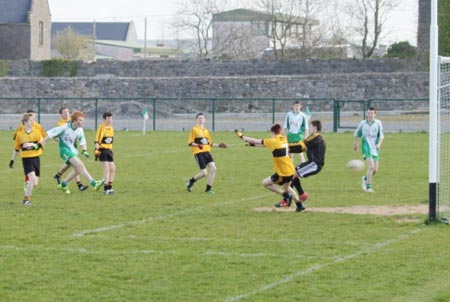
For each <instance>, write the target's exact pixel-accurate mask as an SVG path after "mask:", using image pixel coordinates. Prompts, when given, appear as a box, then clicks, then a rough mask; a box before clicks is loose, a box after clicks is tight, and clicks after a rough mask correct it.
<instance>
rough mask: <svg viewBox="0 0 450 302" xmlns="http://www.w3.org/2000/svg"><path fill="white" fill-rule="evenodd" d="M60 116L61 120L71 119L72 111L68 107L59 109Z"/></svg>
mask: <svg viewBox="0 0 450 302" xmlns="http://www.w3.org/2000/svg"><path fill="white" fill-rule="evenodd" d="M59 115H60V116H61V118H63V119H65V120H67V119H69V117H70V110H69V108H67V107H61V108H59Z"/></svg>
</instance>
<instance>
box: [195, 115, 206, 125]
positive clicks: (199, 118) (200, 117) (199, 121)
mask: <svg viewBox="0 0 450 302" xmlns="http://www.w3.org/2000/svg"><path fill="white" fill-rule="evenodd" d="M195 119H196V120H197V124H198V125H203V124H204V123H205V119H206V117H205V115H204V114H203V112H199V113H197V115H196V116H195Z"/></svg>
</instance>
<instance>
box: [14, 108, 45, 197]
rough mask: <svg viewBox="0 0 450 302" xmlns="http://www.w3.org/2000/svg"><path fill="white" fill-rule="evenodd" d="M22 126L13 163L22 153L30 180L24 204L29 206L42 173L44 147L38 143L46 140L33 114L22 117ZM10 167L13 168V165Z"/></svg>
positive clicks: (15, 144) (15, 136)
mask: <svg viewBox="0 0 450 302" xmlns="http://www.w3.org/2000/svg"><path fill="white" fill-rule="evenodd" d="M22 125H23V127H19V128H18V129H17V131H16V132H15V135H14V153H13V156H12V159H11V162H12V163H14V160H15V159H16V156H17V155H18V154H19V153H20V155H21V157H22V164H23V170H24V173H25V176H26V178H27V179H28V181H27V183H26V186H25V194H24V197H23V200H22V204H23V205H25V206H29V205H31V194H32V191H33V188H34V187H35V186H37V184H38V182H39V176H40V173H41V162H40V156H41V155H42V148H41V147H42V146H41V145H40V144H38V143H39V142H40V141H41V140H42V139H43V138H44V135H43V133H42V131H41V127H36V126H35V123H34V115H33V113H24V114H23V115H22ZM10 167H12V166H11V164H10Z"/></svg>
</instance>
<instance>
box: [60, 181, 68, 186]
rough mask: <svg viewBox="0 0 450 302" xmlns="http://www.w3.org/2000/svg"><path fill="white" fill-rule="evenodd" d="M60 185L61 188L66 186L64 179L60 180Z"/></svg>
mask: <svg viewBox="0 0 450 302" xmlns="http://www.w3.org/2000/svg"><path fill="white" fill-rule="evenodd" d="M61 187H63V188H65V187H67V182H65V181H64V180H63V181H61Z"/></svg>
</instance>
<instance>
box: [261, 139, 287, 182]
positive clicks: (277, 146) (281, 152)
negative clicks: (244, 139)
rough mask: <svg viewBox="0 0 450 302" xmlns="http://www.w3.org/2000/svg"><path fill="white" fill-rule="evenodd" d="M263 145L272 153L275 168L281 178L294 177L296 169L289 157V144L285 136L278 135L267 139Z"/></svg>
mask: <svg viewBox="0 0 450 302" xmlns="http://www.w3.org/2000/svg"><path fill="white" fill-rule="evenodd" d="M262 144H263V145H264V146H266V147H267V148H269V149H270V150H271V151H272V156H273V167H274V169H275V173H277V174H278V175H279V176H292V175H294V172H295V169H294V164H293V163H292V160H291V158H290V157H289V155H288V153H289V148H288V142H287V139H286V137H285V136H283V135H281V134H277V135H275V136H273V137H270V138H265V139H263V141H262Z"/></svg>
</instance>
